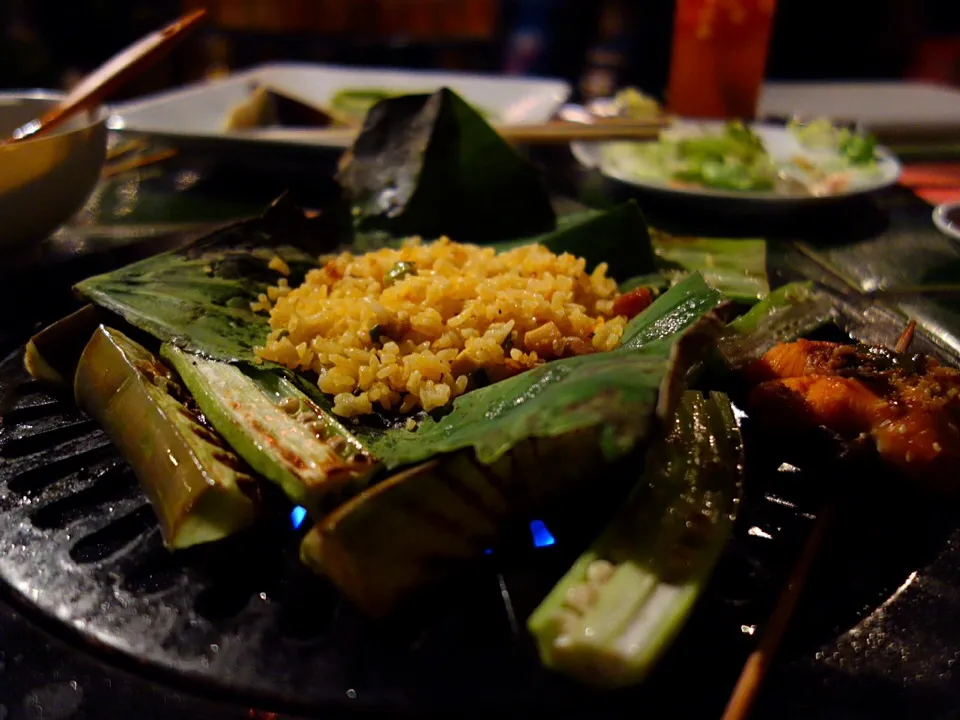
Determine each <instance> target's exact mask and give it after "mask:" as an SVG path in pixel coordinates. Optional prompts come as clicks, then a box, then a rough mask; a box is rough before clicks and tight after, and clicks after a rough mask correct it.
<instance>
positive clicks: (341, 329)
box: [251, 238, 627, 417]
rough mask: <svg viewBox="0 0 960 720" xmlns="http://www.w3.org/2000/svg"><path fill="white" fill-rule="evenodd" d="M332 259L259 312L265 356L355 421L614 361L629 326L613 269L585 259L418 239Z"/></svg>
mask: <svg viewBox="0 0 960 720" xmlns="http://www.w3.org/2000/svg"><path fill="white" fill-rule="evenodd" d="M274 260H280V259H279V258H274ZM274 260H271V267H273V268H274V269H277V270H279V269H280V268H279V266H278V267H274V265H275V263H274ZM323 260H324V265H323V267H321V268H319V269H315V270H311V271H310V272H308V273H307V276H306V278H305V279H304V282H303V284H302V285H300V286H299V287H296V288H291V287H290V286H289V284H288V283H287V281H286V278H281V279H280V282H278V283H277V286H276V287H272V288H270V289H269V290H268V292H267V293H265V294H261V295H260V297H259V298H258V302H257V303H253V304H252V305H251V307H252V308H253V309H254V310H255V311H262V312H269V313H270V328H271V331H270V334H269V336H268V337H267V340H266V342H265V344H264V346H263V347H262V348H258V349H257V357H258V358H260V359H262V360H271V361H273V362H277V363H280V364H282V365H285V366H286V367H289V368H291V369H298V370H303V371H311V370H312V371H314V372H316V373H317V375H318V380H317V385H318V387H319V388H320V390H321V391H323V392H324V393H327V394H330V395H332V396H333V398H334V406H333V411H334V412H335V413H337V414H338V415H341V416H344V417H355V416H358V415H366V414H369V413H372V412H374V405H376V406H379V408H381V409H384V410H389V411H394V412H399V413H401V414H403V413H410V412H413V411H416V410H420V409H423V410H427V411H430V410H433V409H436V408H439V407H442V406H444V405H447V404H449V403H450V402H452V401H453V399H454V398H456V397H458V396H460V395H463V394H464V393H466V392H468V391H469V390H470V389H472V388H473V387H474V386H475V380H476V379H477V377H478V375H479V374H480V373H481V371H483V372H485V374H486V377H487V379H489V380H493V381H497V380H500V379H503V378H506V377H509V376H511V375H515V374H517V373H519V372H523V371H525V370H528V369H530V368H533V367H536V366H537V365H540V364H542V363H543V362H547V361H550V360H554V359H558V358H562V357H569V356H572V355H581V354H584V353H590V352H604V351H609V350H613V349H615V348H616V347H617V346H618V345H619V343H620V338H621V336H622V335H623V330H624V328H625V326H626V322H627V321H626V318H625V317H623V316H614V315H613V314H612V311H613V300H614V299H615V298H616V296H617V285H616V282H615V281H614V280H613V279H612V278H609V277H607V275H606V272H607V266H606V265H605V264H600V265H598V266H597V267H596V268H595V269H594V270H593V271H592V272H591V273H587V272H586V261H585V260H583V259H582V258H577V257H575V256H573V255H571V254H569V253H563V254H561V255H555V254H554V253H552V252H551V251H550V250H548V249H547V248H546V247H544V246H542V245H525V246H522V247H518V248H515V249H513V250H508V251H506V252H503V253H500V254H497V253H496V252H495V251H494V250H493V249H492V248H485V247H479V246H476V245H463V244H458V243H454V242H452V241H450V240H448V239H447V238H441V239H440V240H438V241H436V242H433V243H421V242H420V241H419V239H417V238H413V239H410V240H407V241H406V242H404V244H403V246H402V247H401V248H399V249H384V250H378V251H376V252H371V253H366V254H364V255H352V254H350V253H341V254H339V255H336V256H329V257H326V258H323ZM280 262H282V260H281V261H280ZM398 263H404V265H400V266H398ZM398 267H399V271H398ZM287 270H289V268H287ZM391 271H393V272H392V273H391Z"/></svg>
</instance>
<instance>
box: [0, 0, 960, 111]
mask: <svg viewBox="0 0 960 720" xmlns="http://www.w3.org/2000/svg"><path fill="white" fill-rule="evenodd" d="M198 5H202V6H204V7H206V8H207V9H208V10H209V11H210V13H211V17H212V22H210V23H209V24H208V25H207V26H206V28H205V29H204V30H203V31H202V32H201V33H198V34H197V35H196V36H195V37H194V38H192V39H191V45H190V47H189V48H188V50H187V51H185V52H178V53H176V54H175V55H174V57H173V59H171V60H169V61H167V62H166V63H165V64H163V65H161V66H160V67H158V68H157V69H155V70H154V71H153V72H152V73H151V74H149V75H148V76H145V77H144V78H143V79H142V80H140V81H139V82H138V83H137V84H135V85H133V86H131V87H129V88H128V89H127V90H126V92H125V93H124V96H125V97H129V96H136V95H141V94H144V93H147V92H151V91H155V90H159V89H163V88H167V87H170V86H172V85H178V84H182V83H184V82H187V81H191V80H195V79H198V78H200V77H204V76H206V77H210V76H216V75H219V74H223V73H225V72H227V71H229V70H233V69H239V68H243V67H247V66H250V65H254V64H257V63H261V62H265V61H271V60H287V61H297V60H303V61H314V62H330V63H340V64H349V65H367V66H385V65H389V66H396V67H406V68H443V69H452V70H468V71H478V72H499V73H506V74H521V75H543V76H556V77H562V78H565V79H567V80H569V81H571V82H572V83H573V84H574V86H575V87H576V88H577V91H578V93H579V94H580V97H581V98H583V97H584V96H586V97H588V98H589V97H594V96H603V95H607V94H609V93H610V91H611V90H612V89H614V88H616V87H622V86H624V85H633V86H636V87H639V88H640V89H642V90H644V91H645V92H647V93H649V94H651V95H654V96H662V93H663V90H664V87H665V85H666V82H667V70H668V65H669V58H670V42H671V37H672V34H671V27H672V18H673V9H674V3H673V2H672V1H671V0H207V1H206V2H195V0H181V1H178V0H71V2H69V3H63V2H61V1H60V0H57V1H56V2H54V0H29V1H28V0H0V18H2V21H3V24H2V27H0V29H2V32H3V35H4V37H3V38H2V40H0V86H4V87H8V88H11V87H18V88H26V87H68V86H69V85H70V84H71V83H72V82H75V81H76V79H77V78H78V77H79V76H80V74H82V73H83V72H85V71H88V70H90V69H92V68H93V67H95V66H96V65H97V64H99V63H100V62H102V61H103V60H104V59H106V58H107V57H108V56H110V55H111V54H112V53H114V52H116V51H117V50H119V49H120V48H122V47H123V46H125V45H126V44H128V43H130V42H132V41H133V40H134V39H136V38H138V37H139V36H141V35H143V34H145V33H147V32H149V31H150V30H153V29H155V28H157V27H159V26H161V25H162V24H164V23H165V22H167V21H169V20H170V19H172V18H173V17H175V16H176V15H178V14H179V13H181V12H182V11H184V10H187V9H191V8H193V7H196V6H198ZM766 76H767V78H768V79H790V80H793V79H809V80H825V79H886V78H897V79H921V80H931V81H936V82H942V83H948V84H952V85H960V0H843V1H842V2H839V1H838V0H778V2H777V3H776V15H775V21H774V28H773V38H772V43H771V47H770V53H769V57H768V61H767V70H766Z"/></svg>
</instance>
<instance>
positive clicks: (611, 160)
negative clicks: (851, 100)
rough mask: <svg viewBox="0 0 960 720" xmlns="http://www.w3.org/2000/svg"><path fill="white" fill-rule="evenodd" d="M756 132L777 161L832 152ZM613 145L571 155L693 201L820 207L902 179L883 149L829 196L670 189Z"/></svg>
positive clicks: (762, 127)
mask: <svg viewBox="0 0 960 720" xmlns="http://www.w3.org/2000/svg"><path fill="white" fill-rule="evenodd" d="M722 126H723V123H721V122H714V121H706V122H696V123H693V122H691V121H678V122H677V123H676V124H675V125H674V126H673V127H675V128H677V129H679V130H680V131H681V132H683V131H688V130H690V129H692V128H699V129H700V130H702V131H703V132H706V133H713V132H720V130H721V129H722ZM751 128H752V129H753V131H754V132H755V133H756V134H757V135H759V136H760V138H761V139H762V140H763V142H764V145H765V147H766V149H767V152H768V153H769V154H770V155H771V157H772V158H773V159H774V162H777V163H780V162H783V163H786V162H788V161H789V160H790V159H791V158H794V157H797V156H799V157H803V158H805V159H807V160H809V161H811V162H814V163H816V162H817V160H818V159H822V153H824V152H829V151H822V150H816V151H814V150H808V149H806V148H804V147H803V146H802V145H800V143H799V142H798V141H797V139H796V138H795V137H794V136H793V134H792V133H790V132H789V131H788V130H787V129H786V128H785V127H783V126H780V125H772V124H763V123H756V124H753V125H751ZM612 149H615V146H613V145H611V144H610V143H585V142H575V143H572V145H571V150H572V151H573V154H574V156H575V157H576V158H577V160H579V161H580V163H582V164H583V165H585V166H587V167H590V168H597V169H599V170H600V172H602V173H603V174H604V175H606V176H607V177H610V178H613V179H615V180H619V181H621V182H624V183H627V184H629V185H633V186H636V187H639V188H643V189H645V190H651V191H655V192H659V193H665V194H669V195H674V196H678V197H682V196H687V197H691V198H720V199H725V200H732V201H737V202H748V203H761V204H766V205H771V206H773V205H791V206H793V205H796V204H808V203H822V202H824V201H826V200H830V199H834V198H838V197H849V196H854V195H861V194H864V193H869V192H874V191H876V190H879V189H881V188H885V187H888V186H890V185H893V184H895V183H896V182H897V180H898V179H899V177H900V172H901V166H900V163H899V161H898V160H897V159H896V157H895V156H894V155H893V154H892V153H891V152H890V151H889V150H887V149H885V148H878V149H877V157H878V161H877V165H876V167H875V168H874V169H873V170H871V171H859V170H857V171H853V177H852V179H851V181H850V183H849V184H848V185H847V186H846V187H844V188H843V189H842V190H840V191H838V192H833V193H831V194H826V195H795V194H782V193H777V192H773V191H762V192H760V191H735V190H720V189H715V188H701V187H681V186H677V185H674V184H672V183H671V182H670V181H669V180H668V179H667V178H661V177H651V176H640V175H638V174H637V173H636V172H635V171H634V170H632V169H631V167H630V163H629V162H628V161H626V160H621V159H620V158H619V157H618V156H617V155H616V154H615V153H612V152H611V150H612Z"/></svg>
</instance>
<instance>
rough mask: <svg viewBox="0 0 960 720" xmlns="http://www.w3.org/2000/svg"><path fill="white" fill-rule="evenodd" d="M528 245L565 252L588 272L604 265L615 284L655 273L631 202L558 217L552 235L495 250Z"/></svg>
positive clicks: (643, 227)
mask: <svg viewBox="0 0 960 720" xmlns="http://www.w3.org/2000/svg"><path fill="white" fill-rule="evenodd" d="M530 243H540V244H541V245H545V246H547V247H548V248H550V250H551V251H552V252H554V253H557V254H558V255H559V254H561V253H565V252H568V253H572V254H574V255H577V256H578V257H582V258H584V259H585V260H586V261H587V271H588V272H590V271H592V270H593V268H594V267H596V266H597V265H599V264H600V263H602V262H605V263H607V264H608V265H609V270H608V272H607V274H608V275H610V277H613V278H615V279H616V280H619V281H626V280H629V279H630V278H634V277H637V276H641V275H645V274H649V273H652V272H653V271H655V270H656V259H655V257H654V253H653V247H652V246H651V244H650V232H649V230H648V228H647V221H646V220H645V219H644V217H643V213H641V212H640V208H639V207H638V206H637V203H636V202H635V201H634V200H629V201H627V202H625V203H623V204H622V205H617V206H616V207H613V208H610V209H609V210H587V211H585V212H582V213H572V214H569V215H564V216H561V217H560V218H559V219H558V220H557V228H556V230H554V231H553V232H550V233H544V234H541V235H535V236H533V237H529V238H521V239H519V240H511V241H508V242H500V243H496V247H497V250H498V251H500V252H502V251H504V250H510V249H512V248H515V247H519V246H521V245H527V244H530Z"/></svg>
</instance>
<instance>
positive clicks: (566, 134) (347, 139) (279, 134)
mask: <svg viewBox="0 0 960 720" xmlns="http://www.w3.org/2000/svg"><path fill="white" fill-rule="evenodd" d="M666 126H667V121H666V120H661V119H657V120H648V121H636V122H631V123H595V124H593V123H574V122H551V123H539V124H530V125H500V126H495V128H494V129H495V130H496V131H497V132H498V133H499V134H500V136H501V137H503V139H504V140H506V141H507V142H510V143H514V144H517V145H550V144H566V143H570V142H574V141H576V140H582V141H591V142H602V141H610V140H638V141H640V140H656V139H657V138H658V137H659V136H660V131H661V130H662V129H663V128H665V127H666ZM359 132H360V130H359V128H355V127H335V128H317V129H308V128H252V129H249V130H238V131H236V132H233V133H230V135H231V136H232V137H237V138H242V137H249V138H256V139H258V140H274V141H279V142H291V143H304V144H311V145H322V146H329V147H349V146H350V145H352V144H353V141H354V140H355V139H356V137H357V135H358V133H359Z"/></svg>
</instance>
